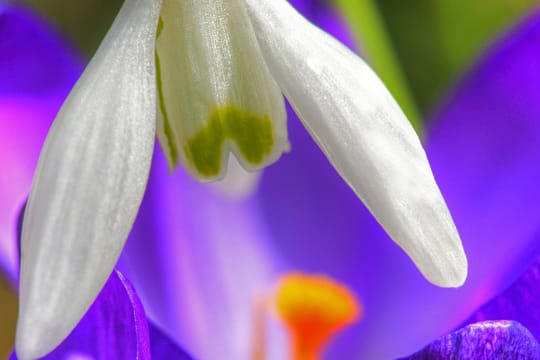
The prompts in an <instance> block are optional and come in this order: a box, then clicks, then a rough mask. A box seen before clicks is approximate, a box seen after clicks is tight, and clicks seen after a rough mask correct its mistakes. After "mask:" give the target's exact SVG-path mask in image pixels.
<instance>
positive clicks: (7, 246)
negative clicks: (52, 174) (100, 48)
mask: <svg viewBox="0 0 540 360" xmlns="http://www.w3.org/2000/svg"><path fill="white" fill-rule="evenodd" d="M81 69H82V62H81V60H80V59H79V57H78V56H77V55H76V54H75V52H74V51H73V50H72V49H71V48H70V47H69V46H68V45H67V44H66V43H65V42H64V41H63V39H62V38H61V36H60V35H59V34H58V33H57V32H56V30H55V29H53V28H52V27H51V26H50V25H48V24H47V23H46V22H45V21H43V20H42V19H41V18H40V17H38V16H36V15H34V14H32V13H31V12H29V11H27V10H25V8H23V7H20V6H11V5H5V6H0V144H1V147H0V169H2V171H0V265H1V267H3V268H4V269H6V270H7V271H8V274H9V276H10V278H11V280H12V281H14V282H15V281H16V279H17V277H18V269H19V255H18V251H17V241H16V239H17V237H16V224H17V217H18V215H19V211H20V209H21V207H22V206H23V204H24V202H25V200H26V197H27V196H28V193H29V191H30V185H31V182H32V175H33V172H34V168H35V166H36V163H37V159H38V156H39V152H40V150H41V146H42V144H43V141H44V139H45V136H46V134H47V131H48V129H49V126H50V124H51V123H52V120H53V119H54V116H55V115H56V112H57V111H58V109H59V108H60V105H61V104H62V101H63V100H64V98H65V97H66V96H67V94H68V92H69V89H70V88H71V87H72V86H73V84H74V83H75V81H76V79H77V77H78V75H79V73H80V71H81Z"/></svg>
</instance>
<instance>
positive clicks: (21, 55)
mask: <svg viewBox="0 0 540 360" xmlns="http://www.w3.org/2000/svg"><path fill="white" fill-rule="evenodd" d="M0 39H2V41H0V54H2V55H1V57H0V79H2V81H1V82H0V96H5V95H7V96H13V95H29V94H35V95H37V94H44V95H47V94H49V93H51V92H57V91H58V92H61V93H65V92H66V91H67V90H69V88H71V86H72V84H73V83H74V80H75V79H77V78H78V77H79V75H80V70H81V69H80V66H81V65H82V61H81V58H80V57H79V56H78V55H76V52H75V51H74V49H73V48H72V47H70V46H68V45H67V41H65V39H64V38H63V36H61V35H60V33H59V32H58V31H57V30H56V29H54V28H53V27H52V26H51V25H49V24H48V23H47V22H46V21H45V20H43V19H42V18H41V17H40V16H38V15H36V14H33V13H32V12H30V11H29V10H27V9H26V8H25V7H22V6H6V5H4V6H2V7H0ZM66 87H67V89H66Z"/></svg>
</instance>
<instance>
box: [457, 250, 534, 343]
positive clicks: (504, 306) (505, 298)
mask: <svg viewBox="0 0 540 360" xmlns="http://www.w3.org/2000/svg"><path fill="white" fill-rule="evenodd" d="M498 319H506V320H515V321H518V322H520V323H521V324H523V325H524V326H525V327H526V328H527V329H529V331H530V332H531V333H532V334H533V335H534V336H535V337H536V338H537V339H540V257H539V258H537V259H536V260H535V261H534V263H533V264H532V265H531V266H530V267H529V269H527V271H526V272H525V273H524V274H523V275H521V277H520V278H519V279H517V280H516V282H514V283H513V284H512V285H511V286H510V287H509V288H508V289H506V290H505V291H504V292H502V293H501V294H499V295H497V296H496V297H495V298H493V299H491V300H490V301H489V302H488V303H486V304H484V305H483V306H482V307H480V308H479V309H478V310H476V311H475V312H474V314H473V315H472V316H471V317H470V318H469V319H467V321H465V323H466V324H470V323H475V322H480V321H484V320H498Z"/></svg>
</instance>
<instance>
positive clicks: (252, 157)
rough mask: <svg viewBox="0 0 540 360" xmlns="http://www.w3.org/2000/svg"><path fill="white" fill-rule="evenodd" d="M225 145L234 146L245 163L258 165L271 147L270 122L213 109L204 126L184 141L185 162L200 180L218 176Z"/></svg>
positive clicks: (239, 111) (266, 118) (226, 109)
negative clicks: (228, 142)
mask: <svg viewBox="0 0 540 360" xmlns="http://www.w3.org/2000/svg"><path fill="white" fill-rule="evenodd" d="M227 141H230V142H232V143H236V146H237V149H238V152H239V155H241V156H242V157H243V159H244V160H245V161H246V162H247V163H249V164H251V165H260V164H261V163H262V162H263V161H264V158H265V156H267V155H270V153H271V152H272V147H273V146H274V129H273V123H272V120H271V119H270V117H269V116H268V115H257V114H253V113H250V112H248V111H246V110H243V109H240V108H238V107H235V106H230V105H226V106H222V107H220V108H217V109H214V110H213V111H212V113H211V114H210V117H209V119H208V122H207V124H206V126H204V127H203V128H202V129H201V130H199V131H198V132H197V133H195V134H194V135H193V136H191V137H190V138H189V139H188V140H187V144H186V145H185V146H184V153H185V155H186V159H187V161H188V162H189V163H190V164H191V165H192V166H193V167H194V168H195V169H196V170H197V172H199V174H201V175H202V176H204V177H215V176H217V175H219V174H220V173H221V166H222V164H221V162H222V158H223V145H224V143H225V142H227Z"/></svg>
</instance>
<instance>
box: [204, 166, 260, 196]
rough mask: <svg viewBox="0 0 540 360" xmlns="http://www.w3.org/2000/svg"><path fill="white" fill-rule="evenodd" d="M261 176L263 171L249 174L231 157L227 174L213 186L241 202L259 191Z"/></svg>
mask: <svg viewBox="0 0 540 360" xmlns="http://www.w3.org/2000/svg"><path fill="white" fill-rule="evenodd" d="M261 175H262V170H260V171H255V172H248V171H246V170H245V169H244V168H243V167H242V166H241V165H240V164H239V163H238V161H237V160H236V158H235V157H234V156H230V157H229V162H228V164H227V174H226V175H225V177H224V178H223V179H221V180H218V181H216V182H213V183H212V184H211V185H212V187H213V188H214V189H215V190H216V191H218V192H219V193H221V194H223V195H225V196H228V197H231V198H235V199H239V200H240V199H243V198H246V197H249V196H250V195H253V194H254V193H255V191H257V188H258V186H259V183H260V180H261Z"/></svg>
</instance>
